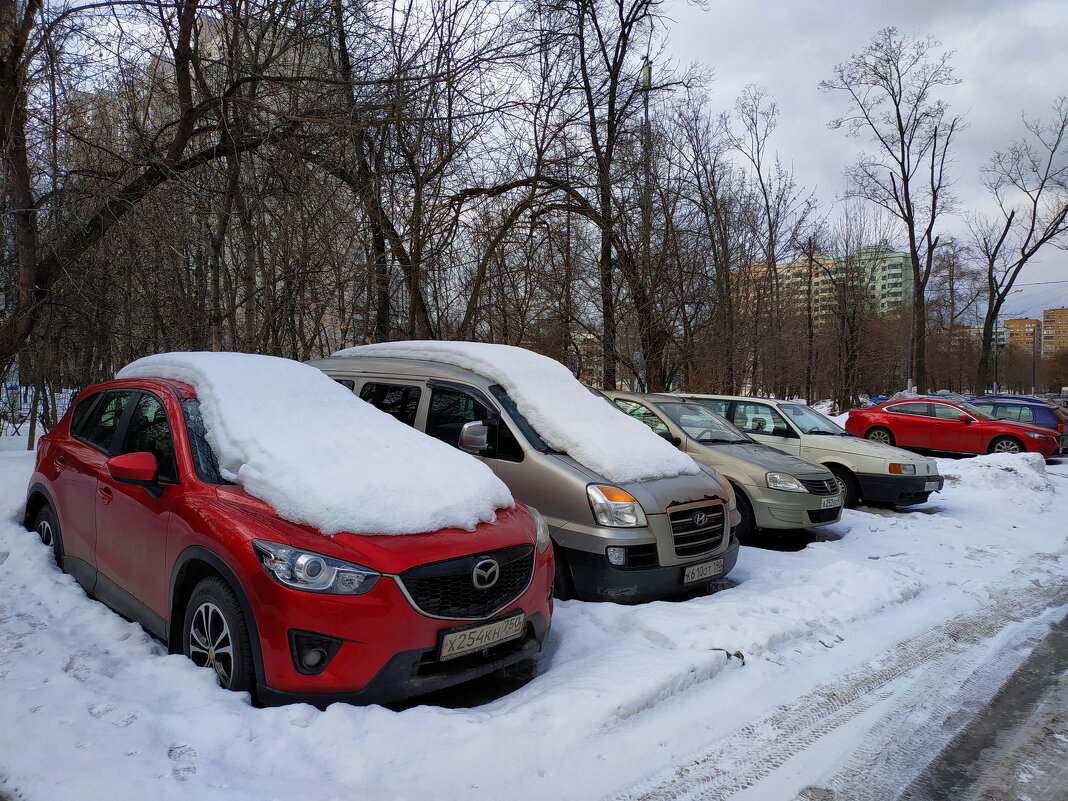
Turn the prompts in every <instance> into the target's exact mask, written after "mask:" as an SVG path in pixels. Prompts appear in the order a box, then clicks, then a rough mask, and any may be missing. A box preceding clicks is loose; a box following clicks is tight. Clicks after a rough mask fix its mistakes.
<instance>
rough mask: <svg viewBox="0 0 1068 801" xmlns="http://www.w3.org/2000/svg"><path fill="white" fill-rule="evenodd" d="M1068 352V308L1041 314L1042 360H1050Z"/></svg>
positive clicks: (1048, 310)
mask: <svg viewBox="0 0 1068 801" xmlns="http://www.w3.org/2000/svg"><path fill="white" fill-rule="evenodd" d="M1062 350H1068V308H1060V309H1046V310H1045V311H1044V312H1042V358H1043V359H1052V358H1053V357H1054V356H1056V355H1057V354H1058V353H1059V352H1060V351H1062Z"/></svg>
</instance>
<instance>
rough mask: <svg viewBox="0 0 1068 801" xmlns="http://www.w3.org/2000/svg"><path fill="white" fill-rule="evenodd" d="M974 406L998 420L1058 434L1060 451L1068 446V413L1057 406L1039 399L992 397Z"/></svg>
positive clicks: (976, 402) (976, 401)
mask: <svg viewBox="0 0 1068 801" xmlns="http://www.w3.org/2000/svg"><path fill="white" fill-rule="evenodd" d="M972 406H974V407H975V408H976V409H981V410H982V411H984V412H986V413H987V414H989V415H991V416H992V417H995V418H997V419H998V420H1008V421H1010V422H1013V423H1030V424H1032V425H1036V426H1042V427H1043V428H1048V429H1050V430H1052V431H1055V432H1057V438H1058V448H1057V450H1058V451H1063V450H1064V449H1065V446H1066V445H1068V436H1066V435H1065V423H1066V422H1068V412H1066V411H1065V410H1064V409H1062V408H1060V407H1059V406H1057V405H1055V404H1050V403H1047V402H1045V401H1041V400H1037V399H1035V400H1031V399H1026V398H1003V397H996V398H995V397H992V398H979V399H977V400H975V401H973V402H972Z"/></svg>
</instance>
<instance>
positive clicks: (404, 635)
mask: <svg viewBox="0 0 1068 801" xmlns="http://www.w3.org/2000/svg"><path fill="white" fill-rule="evenodd" d="M257 567H258V565H257ZM552 581H553V562H552V549H551V548H550V549H547V550H546V551H545V552H544V553H541V554H536V555H535V565H534V572H533V575H532V576H531V578H530V582H529V584H528V585H527V586H526V588H525V589H524V590H523V591H522V592H521V593H520V594H519V596H518V597H517V598H515V600H513V601H512V602H511V603H509V604H508V605H507V606H506V607H504V608H502V609H500V610H499V611H498V612H496V613H495V614H493V615H492V616H490V617H487V618H484V619H483V618H469V619H444V618H437V617H430V616H428V615H426V614H422V613H420V612H418V611H417V610H416V609H414V608H413V607H412V604H411V603H410V602H409V600H408V598H407V596H406V595H405V594H404V592H403V591H402V589H401V587H400V585H399V583H398V580H397V579H395V578H393V577H391V576H383V577H382V578H380V579H379V580H378V583H377V584H376V585H375V586H374V587H373V588H372V589H371V591H370V592H367V593H365V594H363V595H355V596H344V595H318V594H315V593H306V592H300V591H299V590H293V589H289V588H287V587H283V586H281V585H280V584H278V583H277V582H276V581H274V579H272V578H270V577H269V576H268V575H267V574H266V573H265V572H264V571H263V570H262V569H259V572H258V573H253V574H251V575H250V577H249V579H248V580H247V582H246V584H245V588H246V590H247V592H248V594H249V602H250V604H251V606H252V608H253V609H255V610H256V629H257V633H258V635H259V644H260V652H261V660H262V668H263V675H262V679H261V680H259V681H258V682H257V691H258V692H259V694H260V695H259V697H260V698H261V700H264V701H265V702H273V703H288V702H290V701H297V700H301V701H309V702H310V703H314V704H318V705H321V704H327V703H331V701H333V700H346V701H350V702H352V703H382V702H386V701H395V700H399V699H400V698H404V697H407V696H412V695H417V694H421V693H425V692H432V691H434V690H438V689H441V688H443V687H448V686H451V685H453V684H459V683H461V682H465V681H469V680H471V679H474V678H477V677H478V676H482V675H484V674H486V673H490V672H492V671H494V670H498V669H500V668H502V667H506V666H507V665H510V664H513V663H514V662H518V661H520V660H522V659H525V658H527V657H529V656H531V655H532V654H535V653H537V652H538V651H539V650H540V648H541V644H542V642H543V641H544V638H545V633H546V632H547V631H548V629H549V626H550V621H551V617H552V599H551V590H552ZM518 611H522V612H523V613H524V615H525V616H526V622H525V624H524V632H523V635H522V636H521V637H518V638H516V639H513V640H510V641H508V642H505V643H499V644H498V645H495V646H491V647H490V648H488V649H486V650H485V651H480V652H476V653H475V654H473V655H471V656H462V657H456V658H455V659H448V660H444V661H441V660H438V659H437V658H436V654H437V653H438V646H439V638H440V635H441V633H442V632H443V631H448V630H451V629H457V628H461V627H465V626H470V625H475V624H481V623H489V622H492V621H494V620H497V619H499V618H504V617H507V616H509V615H511V614H514V613H516V612H518ZM294 629H295V630H298V631H302V632H310V633H312V634H318V635H322V636H325V637H329V638H333V639H335V640H338V641H340V647H339V648H338V650H337V652H336V654H335V655H334V656H333V657H332V659H331V660H330V661H329V663H328V664H327V665H326V667H325V668H323V669H322V670H321V671H320V672H319V673H316V674H313V675H309V674H307V673H302V672H300V671H299V670H298V669H297V667H296V665H295V664H294V659H295V657H294V654H293V650H292V644H291V642H290V637H289V632H290V630H294Z"/></svg>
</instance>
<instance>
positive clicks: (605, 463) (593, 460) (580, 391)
mask: <svg viewBox="0 0 1068 801" xmlns="http://www.w3.org/2000/svg"><path fill="white" fill-rule="evenodd" d="M334 355H335V356H386V357H403V358H407V359H425V360H428V361H436V362H445V363H446V364H452V365H455V366H457V367H463V368H465V369H468V370H472V371H473V372H475V373H478V374H479V375H481V376H483V377H484V378H488V379H489V380H491V381H494V382H496V383H498V384H500V385H501V386H502V387H504V389H505V391H506V392H507V393H508V395H509V396H510V397H511V398H512V400H513V401H514V402H515V405H516V407H517V408H518V409H519V412H520V413H521V414H522V415H523V416H524V417H525V418H526V419H527V422H529V423H530V424H531V425H532V426H533V427H534V429H535V430H536V431H537V432H538V434H539V435H541V438H542V439H544V440H545V442H546V443H547V444H548V445H549V447H551V448H553V449H554V450H558V451H563V452H564V453H566V454H567V455H568V456H570V457H571V458H572V459H574V460H575V461H576V462H578V463H579V464H582V465H585V466H586V467H588V468H589V469H590V470H593V471H594V472H596V473H599V474H600V475H602V476H604V477H605V478H606V479H608V480H609V481H615V482H617V483H626V482H630V481H647V480H651V479H656V478H671V477H673V476H678V475H683V474H694V473H698V472H699V471H700V468H699V467H698V465H697V463H696V462H695V461H694V460H693V459H691V458H690V457H689V456H686V455H685V454H683V453H681V452H679V451H678V450H676V449H675V447H674V446H673V445H671V444H670V443H668V442H667V441H666V440H664V439H663V438H662V437H660V436H658V435H656V434H654V433H653V431H652V429H650V428H649V427H648V426H647V425H645V423H642V422H641V421H639V420H636V419H634V418H633V417H629V416H628V415H626V414H624V413H623V412H621V411H618V410H616V409H615V408H614V407H612V406H611V405H610V404H609V403H606V402H605V400H604V398H601V397H598V396H596V395H594V394H592V393H591V392H590V391H589V390H588V389H586V387H584V386H583V385H582V384H581V383H579V381H577V380H576V379H575V377H574V376H573V375H572V374H571V371H570V370H568V369H567V368H566V367H565V366H564V365H562V364H560V363H559V362H557V361H555V360H553V359H550V358H549V357H547V356H542V355H541V354H538V353H534V352H533V351H530V350H527V349H526V348H517V347H513V346H511V345H493V344H489V343H485V342H439V341H429V340H413V341H409V342H383V343H380V344H375V345H360V346H358V347H355V348H345V349H344V350H339V351H338V352H337V353H335V354H334Z"/></svg>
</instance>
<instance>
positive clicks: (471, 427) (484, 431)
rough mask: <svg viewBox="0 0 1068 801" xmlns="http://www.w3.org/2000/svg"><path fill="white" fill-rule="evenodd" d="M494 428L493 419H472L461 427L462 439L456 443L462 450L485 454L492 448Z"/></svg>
mask: <svg viewBox="0 0 1068 801" xmlns="http://www.w3.org/2000/svg"><path fill="white" fill-rule="evenodd" d="M492 429H493V423H492V421H489V422H487V421H485V420H472V421H471V422H469V423H464V424H463V427H462V428H461V429H460V439H459V440H458V441H457V443H456V445H457V447H459V449H460V450H462V451H467V452H468V453H474V454H479V455H481V454H484V453H486V452H487V451H489V450H490V434H491V431H492Z"/></svg>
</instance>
